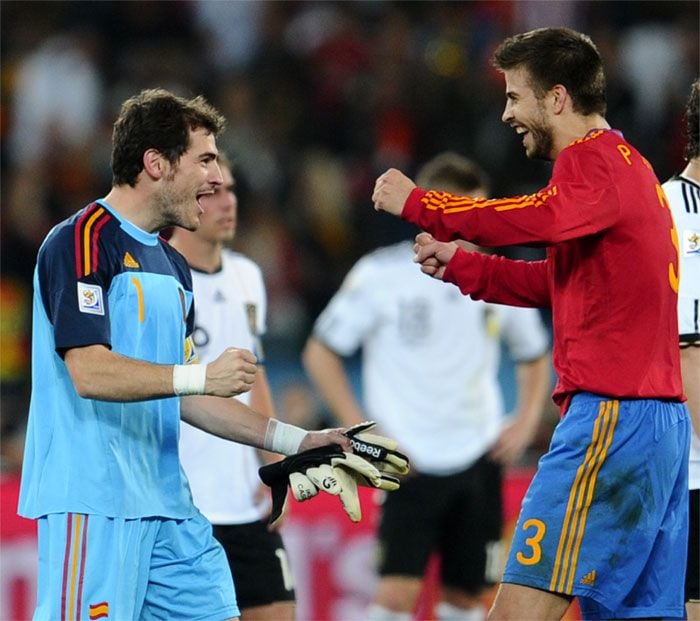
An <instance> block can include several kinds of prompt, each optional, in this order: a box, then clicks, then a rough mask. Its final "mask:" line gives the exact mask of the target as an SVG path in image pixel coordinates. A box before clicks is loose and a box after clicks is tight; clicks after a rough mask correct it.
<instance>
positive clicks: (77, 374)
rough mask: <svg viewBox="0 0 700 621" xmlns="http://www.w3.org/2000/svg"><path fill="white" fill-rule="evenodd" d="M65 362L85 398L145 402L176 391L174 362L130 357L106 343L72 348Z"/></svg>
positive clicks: (171, 394) (170, 394) (77, 387)
mask: <svg viewBox="0 0 700 621" xmlns="http://www.w3.org/2000/svg"><path fill="white" fill-rule="evenodd" d="M65 363H66V367H67V368H68V372H69V374H70V376H71V379H72V381H73V384H74V386H75V389H76V390H77V392H78V394H79V395H80V396H81V397H84V398H86V399H99V400H101V401H146V400H148V399H159V398H163V397H172V396H174V394H175V391H174V389H173V365H161V364H152V363H150V362H145V361H143V360H136V359H134V358H127V357H126V356H122V355H120V354H117V353H114V352H113V351H111V350H109V349H107V348H106V347H105V346H104V345H89V346H86V347H76V348H73V349H69V350H68V351H67V352H66V354H65Z"/></svg>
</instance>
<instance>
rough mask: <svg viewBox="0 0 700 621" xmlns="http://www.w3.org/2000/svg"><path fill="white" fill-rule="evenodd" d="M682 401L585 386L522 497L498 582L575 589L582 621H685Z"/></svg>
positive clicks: (685, 426)
mask: <svg viewBox="0 0 700 621" xmlns="http://www.w3.org/2000/svg"><path fill="white" fill-rule="evenodd" d="M689 429H690V422H689V415H688V411H687V409H686V407H685V404H681V403H674V402H666V401H658V400H653V399H637V400H622V401H618V400H612V399H606V398H604V397H600V396H597V395H592V394H589V393H581V394H578V395H576V396H575V397H574V398H573V399H572V401H571V405H570V407H569V409H568V411H567V413H566V415H565V416H564V417H563V418H562V420H561V421H560V422H559V424H558V425H557V428H556V429H555V431H554V434H553V436H552V442H551V445H550V448H549V451H548V452H547V453H546V454H545V455H544V456H543V457H542V458H541V460H540V463H539V466H538V469H537V473H536V474H535V477H534V479H533V480H532V483H531V484H530V488H529V489H528V491H527V494H526V495H525V498H524V500H523V504H522V509H521V512H520V516H519V518H518V524H517V526H516V530H515V533H514V535H513V543H512V547H511V551H510V554H509V557H508V561H507V563H506V568H505V572H504V576H503V582H511V583H515V584H521V585H525V586H530V587H535V588H538V589H543V590H546V591H550V592H554V593H561V594H563V595H569V596H577V597H578V598H579V604H580V607H581V611H582V614H583V616H584V618H585V619H610V618H616V619H624V618H633V617H646V618H649V617H666V618H673V617H678V618H683V615H684V607H683V602H684V594H683V585H684V571H685V566H686V555H687V546H688V543H687V536H688V450H689V442H690V440H689Z"/></svg>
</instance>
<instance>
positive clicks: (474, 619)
mask: <svg viewBox="0 0 700 621" xmlns="http://www.w3.org/2000/svg"><path fill="white" fill-rule="evenodd" d="M435 612H437V618H438V619H439V620H440V621H484V619H486V608H484V607H483V606H474V608H458V607H457V606H453V605H452V604H448V603H447V602H440V603H439V604H438V605H437V606H436V608H435Z"/></svg>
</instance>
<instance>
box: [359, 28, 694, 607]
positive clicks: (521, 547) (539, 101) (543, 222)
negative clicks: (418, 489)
mask: <svg viewBox="0 0 700 621" xmlns="http://www.w3.org/2000/svg"><path fill="white" fill-rule="evenodd" d="M494 64H495V66H496V68H497V69H499V70H500V71H501V72H502V73H503V74H504V77H505V83H506V107H505V111H504V113H503V117H502V120H503V121H504V122H505V123H508V124H509V125H510V126H511V127H513V128H514V129H515V130H516V131H517V133H518V134H519V135H521V136H522V137H523V146H524V147H525V151H526V154H527V155H528V157H531V158H543V159H548V160H554V161H555V164H554V170H553V173H552V178H551V181H550V183H549V184H548V185H547V187H545V188H544V189H542V190H540V191H539V192H536V193H535V194H532V195H528V196H518V197H511V198H505V199H491V200H487V199H478V198H477V199H474V198H468V197H461V196H455V195H452V194H449V193H446V192H439V191H430V192H427V191H425V190H423V189H421V188H418V187H416V186H415V184H414V183H413V182H412V181H411V180H410V179H408V178H407V177H406V176H404V175H403V174H402V173H401V172H399V171H397V170H394V169H392V170H389V171H387V172H385V173H384V174H383V175H381V176H380V177H379V178H378V179H377V183H376V186H375V190H374V194H373V201H374V204H375V209H377V210H383V211H387V212H389V213H392V214H394V215H400V216H401V217H402V218H404V219H405V220H408V221H410V222H413V223H415V224H417V225H418V226H419V227H421V228H422V229H424V230H425V231H428V233H421V234H420V235H418V237H417V238H416V246H415V249H416V261H417V262H418V263H420V264H421V269H422V271H423V272H425V273H427V274H429V275H431V276H433V277H435V278H439V279H442V280H444V281H446V282H451V283H454V284H456V285H457V286H458V287H459V288H460V290H461V291H462V292H463V293H464V294H468V295H471V296H472V297H473V298H476V299H484V300H487V301H490V302H497V303H502V304H512V305H521V306H535V307H548V308H551V309H552V316H553V324H554V346H553V363H554V366H555V371H556V372H557V375H558V382H557V385H556V388H555V391H554V395H553V397H554V400H555V401H556V403H557V404H559V406H560V408H561V410H562V413H563V414H564V416H563V417H562V420H561V421H560V423H559V425H558V426H557V429H556V430H555V434H554V436H553V439H552V444H551V446H550V450H549V452H548V453H547V454H546V455H545V456H544V457H543V459H542V460H541V462H540V464H539V467H538V472H537V474H536V476H535V478H534V480H533V483H532V485H531V486H530V489H529V490H528V493H527V495H526V497H525V499H524V501H523V506H522V511H521V515H520V518H519V521H518V526H517V528H516V532H515V535H514V539H513V546H512V549H511V552H510V557H509V560H508V563H507V565H506V569H505V572H504V576H503V582H502V584H501V586H500V588H499V592H498V594H497V597H496V600H495V602H494V605H493V608H492V609H491V611H490V613H489V618H490V619H523V618H524V616H523V611H527V613H526V616H527V618H532V619H552V618H560V617H561V616H562V615H563V614H564V613H565V611H566V609H567V608H568V606H569V603H570V601H571V599H572V598H573V597H574V596H577V597H579V600H580V605H581V609H582V612H583V614H584V616H585V618H587V619H588V618H590V619H603V618H604V619H609V618H641V617H643V618H650V617H679V618H682V617H683V570H682V567H684V565H685V556H686V550H685V547H686V533H687V528H688V516H687V502H686V489H685V488H686V486H687V465H686V460H687V454H688V442H689V435H688V434H689V420H688V414H687V410H686V408H685V406H684V404H683V403H682V401H683V399H684V397H683V393H682V387H681V375H680V363H679V354H678V347H677V335H678V332H677V319H676V303H677V292H678V238H677V235H676V232H675V229H674V225H673V220H672V217H671V213H670V211H669V208H668V203H667V201H666V198H665V195H664V193H663V191H662V190H661V186H660V184H659V181H658V180H657V178H656V176H655V174H654V172H653V170H652V167H651V165H650V164H649V162H648V161H647V160H646V159H644V157H642V156H641V155H640V154H639V153H638V152H637V151H636V150H635V149H634V147H632V146H631V145H630V144H629V143H628V142H627V141H626V140H625V139H624V138H623V136H622V134H621V133H620V132H618V131H615V130H612V129H611V128H610V126H609V125H608V123H607V121H606V120H605V117H604V115H605V108H606V105H605V77H604V73H603V67H602V62H601V59H600V56H599V54H598V51H597V49H596V47H595V45H594V44H593V43H592V41H591V40H590V39H589V38H588V37H587V36H585V35H582V34H580V33H578V32H575V31H573V30H570V29H566V28H543V29H538V30H534V31H532V32H528V33H525V34H520V35H516V36H514V37H511V38H509V39H506V40H505V41H504V42H503V43H502V44H501V46H500V47H499V48H498V50H497V51H496V53H495V56H494ZM457 238H462V239H466V240H468V241H471V242H474V243H477V244H479V245H483V246H496V245H510V244H519V245H520V244H521V245H528V244H530V245H535V244H536V245H544V246H546V248H547V255H546V259H545V260H542V261H535V262H526V261H513V260H508V259H505V258H502V257H497V256H487V255H482V254H476V253H470V252H466V251H464V250H462V249H461V248H459V247H458V246H457V245H456V244H455V243H454V242H450V241H449V240H452V239H457Z"/></svg>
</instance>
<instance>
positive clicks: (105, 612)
mask: <svg viewBox="0 0 700 621" xmlns="http://www.w3.org/2000/svg"><path fill="white" fill-rule="evenodd" d="M89 613H90V618H91V619H105V618H107V617H109V604H108V603H107V602H100V603H99V604H90V610H89Z"/></svg>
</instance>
